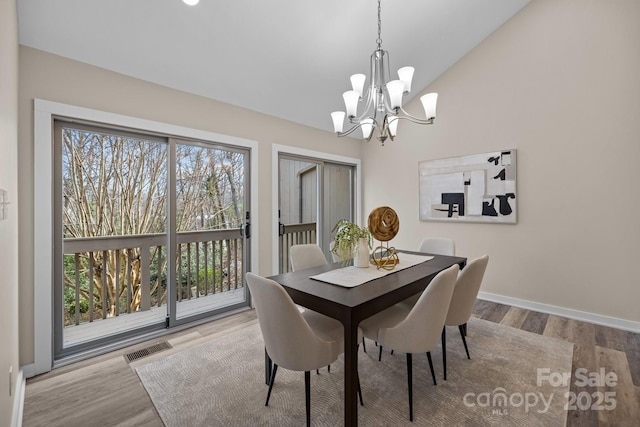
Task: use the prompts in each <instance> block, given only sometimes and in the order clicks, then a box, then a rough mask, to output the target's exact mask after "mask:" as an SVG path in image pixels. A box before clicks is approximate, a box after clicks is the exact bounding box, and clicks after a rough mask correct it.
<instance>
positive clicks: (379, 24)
mask: <svg viewBox="0 0 640 427" xmlns="http://www.w3.org/2000/svg"><path fill="white" fill-rule="evenodd" d="M381 2H382V0H378V39H377V40H376V43H377V44H378V49H381V48H382V36H381V35H380V34H381V32H382V30H381V28H382V20H381V19H380V12H381V11H382V7H381V6H380V3H381Z"/></svg>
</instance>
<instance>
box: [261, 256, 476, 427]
mask: <svg viewBox="0 0 640 427" xmlns="http://www.w3.org/2000/svg"><path fill="white" fill-rule="evenodd" d="M396 252H397V254H398V257H399V259H400V260H402V259H403V254H410V255H423V256H425V258H424V259H425V261H423V262H419V263H417V264H415V265H412V266H410V267H408V268H402V269H399V270H397V271H395V270H390V271H387V272H386V273H388V274H385V275H383V276H381V277H376V278H374V279H372V280H369V281H367V282H365V283H362V284H359V285H357V286H341V285H336V284H331V283H326V282H323V281H320V280H318V279H317V278H318V277H319V275H322V274H323V273H327V272H330V271H332V270H336V269H341V268H344V269H346V268H351V269H354V268H356V267H352V266H345V265H343V264H342V263H334V264H328V265H323V266H319V267H313V268H308V269H304V270H298V271H295V272H288V273H283V274H278V275H275V276H271V277H269V279H272V280H274V281H276V282H278V283H279V284H281V285H282V286H283V287H284V289H285V290H286V291H287V293H288V294H289V295H290V296H291V298H292V299H293V301H294V302H295V303H296V304H298V305H300V306H302V307H305V308H307V309H309V310H314V311H316V312H318V313H322V314H324V315H326V316H329V317H331V318H333V319H336V320H338V321H340V322H341V323H342V325H343V327H344V425H345V426H349V427H352V426H357V425H358V401H357V389H358V344H359V343H358V325H360V322H362V321H363V320H364V319H366V318H368V317H370V316H373V315H374V314H376V313H379V312H380V311H382V310H384V309H386V308H388V307H391V306H392V305H394V304H397V303H399V302H401V301H403V300H405V299H406V298H409V297H410V296H412V295H415V294H417V293H418V292H421V291H423V290H424V289H425V288H426V287H427V286H428V285H429V282H431V280H432V279H433V278H434V277H435V276H436V275H437V274H438V273H439V272H441V271H443V270H445V269H447V268H449V267H451V266H452V265H454V264H458V265H459V266H460V268H463V267H464V266H465V265H466V262H467V258H464V257H455V256H445V255H437V254H425V253H419V252H414V251H404V250H396ZM369 268H371V269H376V268H377V267H376V266H375V265H373V264H372V265H370V267H369ZM345 272H346V271H345ZM338 273H339V272H338ZM332 274H333V273H332ZM320 277H321V276H320ZM267 370H268V369H267ZM265 375H268V372H265ZM365 399H366V396H365Z"/></svg>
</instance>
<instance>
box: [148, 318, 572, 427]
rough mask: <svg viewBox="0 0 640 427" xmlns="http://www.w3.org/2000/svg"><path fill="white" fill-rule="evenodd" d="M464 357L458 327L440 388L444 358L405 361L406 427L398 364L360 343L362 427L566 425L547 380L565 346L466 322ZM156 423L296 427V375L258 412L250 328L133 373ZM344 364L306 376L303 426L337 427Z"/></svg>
mask: <svg viewBox="0 0 640 427" xmlns="http://www.w3.org/2000/svg"><path fill="white" fill-rule="evenodd" d="M467 343H468V345H469V350H470V353H471V360H468V359H467V358H466V355H465V353H464V347H463V345H462V340H461V339H460V336H459V334H458V331H457V328H448V334H447V381H444V380H443V373H442V352H441V350H440V348H437V349H435V350H434V351H432V352H431V354H432V357H433V361H434V368H435V370H436V379H437V381H438V385H437V386H436V385H433V382H432V379H431V374H430V372H429V366H428V362H427V358H426V354H419V355H414V357H413V376H414V383H413V390H414V422H413V423H410V422H409V409H408V397H407V377H406V375H407V373H406V372H407V371H406V356H405V355H404V354H399V353H394V354H393V355H392V354H390V353H389V352H388V351H386V349H385V351H384V352H383V356H382V361H381V362H378V357H377V356H378V349H377V348H376V347H375V344H374V343H373V342H371V341H367V342H366V346H367V350H368V352H367V353H365V352H364V351H363V350H362V348H360V351H359V360H358V369H359V374H360V382H361V386H362V393H363V397H364V406H359V408H358V422H359V425H361V426H402V425H407V426H408V425H413V426H452V425H457V426H483V425H487V426H489V425H504V426H564V425H565V424H566V418H567V416H566V414H567V413H566V411H565V409H564V406H565V404H566V397H565V393H567V392H568V391H569V385H568V384H567V385H560V386H558V382H555V381H549V378H554V377H556V376H557V375H561V374H563V373H565V372H571V359H572V354H573V344H571V343H567V342H564V341H560V340H556V339H553V338H548V337H544V336H541V335H537V334H533V333H530V332H526V331H522V330H519V329H515V328H511V327H508V326H503V325H500V324H496V323H493V322H487V321H483V320H480V319H475V318H472V319H471V320H470V322H469V325H468V335H467ZM136 372H137V374H138V376H139V377H140V379H141V381H142V383H143V385H144V387H145V389H146V390H147V392H148V393H149V396H150V397H151V400H152V401H153V404H154V405H155V407H156V409H157V411H158V413H159V414H160V417H161V418H162V421H163V422H164V424H165V425H166V426H167V427H174V426H175V427H178V426H180V427H184V426H189V427H190V426H302V425H304V423H305V421H304V420H305V403H304V374H303V373H302V372H291V371H288V370H286V369H279V370H278V375H277V378H276V382H275V385H274V387H273V392H272V395H271V400H270V402H269V406H268V407H266V406H265V405H264V402H265V398H266V394H267V386H266V385H265V382H264V344H263V341H262V335H261V333H260V329H259V326H258V325H257V324H255V325H252V326H248V327H246V328H244V329H241V330H239V331H236V332H233V333H231V334H229V335H226V336H224V337H221V338H217V339H214V340H212V341H210V342H207V343H205V344H200V345H198V346H196V347H192V348H189V349H187V350H184V351H181V352H178V353H174V354H171V355H168V356H167V357H165V358H163V359H160V360H156V361H153V362H150V363H148V364H145V365H142V366H139V367H138V368H136ZM343 372H344V371H343V363H342V357H341V358H340V359H338V361H336V362H335V363H333V364H332V365H331V371H330V372H328V371H327V368H323V369H321V370H320V374H319V375H318V374H316V373H313V374H312V375H311V424H312V425H314V426H342V425H343V424H344V423H343V414H344V405H343Z"/></svg>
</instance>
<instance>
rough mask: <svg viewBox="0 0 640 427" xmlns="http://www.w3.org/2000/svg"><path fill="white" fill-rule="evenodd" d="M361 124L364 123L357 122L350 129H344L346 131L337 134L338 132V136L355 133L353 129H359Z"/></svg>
mask: <svg viewBox="0 0 640 427" xmlns="http://www.w3.org/2000/svg"><path fill="white" fill-rule="evenodd" d="M361 126H362V125H361V124H359V123H358V124H355V125H353V126H351V128H350V129H348V130H346V131H344V132H336V134H337V135H338V136H347V135H351V134H352V133H353V131H355V130H356V129H358V128H359V127H361Z"/></svg>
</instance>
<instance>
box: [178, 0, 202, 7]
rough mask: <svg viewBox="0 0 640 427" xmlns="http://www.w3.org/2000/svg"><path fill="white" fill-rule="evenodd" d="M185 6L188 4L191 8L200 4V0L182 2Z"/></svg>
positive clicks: (184, 0)
mask: <svg viewBox="0 0 640 427" xmlns="http://www.w3.org/2000/svg"><path fill="white" fill-rule="evenodd" d="M182 1H183V2H184V4H188V5H189V6H195V5H197V4H198V2H199V1H200V0H182Z"/></svg>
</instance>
